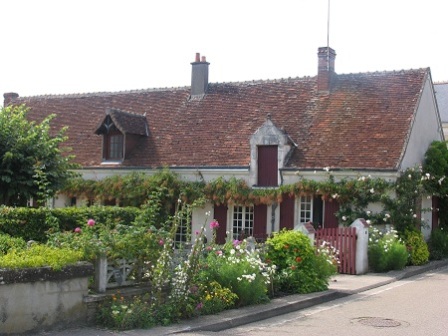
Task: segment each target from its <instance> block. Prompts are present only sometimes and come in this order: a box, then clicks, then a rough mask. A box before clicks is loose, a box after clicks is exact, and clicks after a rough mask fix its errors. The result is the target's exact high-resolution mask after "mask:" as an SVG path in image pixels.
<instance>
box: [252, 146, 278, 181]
mask: <svg viewBox="0 0 448 336" xmlns="http://www.w3.org/2000/svg"><path fill="white" fill-rule="evenodd" d="M277 157H278V146H258V181H257V185H259V186H264V187H270V186H278V177H277V175H278V158H277Z"/></svg>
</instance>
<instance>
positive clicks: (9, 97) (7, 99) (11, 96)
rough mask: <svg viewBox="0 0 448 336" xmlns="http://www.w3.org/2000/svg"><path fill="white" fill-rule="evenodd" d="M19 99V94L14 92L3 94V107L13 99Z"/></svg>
mask: <svg viewBox="0 0 448 336" xmlns="http://www.w3.org/2000/svg"><path fill="white" fill-rule="evenodd" d="M16 98H19V94H18V93H15V92H6V93H4V94H3V106H4V107H6V106H8V105H9V104H10V103H11V102H12V101H13V100H14V99H16Z"/></svg>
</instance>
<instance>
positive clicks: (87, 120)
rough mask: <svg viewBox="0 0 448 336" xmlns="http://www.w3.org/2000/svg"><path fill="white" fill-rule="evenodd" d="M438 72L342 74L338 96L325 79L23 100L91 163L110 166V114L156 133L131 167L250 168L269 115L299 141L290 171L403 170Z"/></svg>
mask: <svg viewBox="0 0 448 336" xmlns="http://www.w3.org/2000/svg"><path fill="white" fill-rule="evenodd" d="M428 73H429V69H418V70H408V71H398V72H380V73H361V74H345V75H337V76H336V79H335V81H334V83H333V88H332V91H331V93H330V94H325V93H319V92H318V91H317V77H307V78H294V79H281V80H274V81H259V82H242V83H223V84H213V83H211V84H209V87H208V92H207V94H206V95H205V97H204V99H203V100H192V101H189V94H190V91H189V90H190V88H189V87H185V88H172V89H163V90H162V89H155V90H141V91H127V92H115V93H97V94H78V95H61V96H36V97H23V98H16V99H15V100H14V103H15V104H17V103H25V104H27V105H28V106H29V107H30V108H31V111H30V113H29V117H30V118H32V119H36V120H40V119H42V117H43V116H44V115H48V114H50V113H54V114H56V115H57V117H56V118H55V119H54V120H53V127H54V128H55V129H60V128H61V126H63V125H68V126H69V130H68V134H67V135H68V136H69V141H68V146H70V147H72V148H73V152H72V153H73V154H75V155H76V161H77V162H78V163H80V164H82V165H83V166H85V167H95V166H100V164H101V158H102V154H101V136H98V135H96V134H95V133H94V132H95V130H96V127H97V126H98V124H99V123H100V122H101V121H103V120H104V118H105V113H106V110H107V109H110V108H113V109H119V110H123V111H127V112H130V113H136V114H140V115H143V114H145V113H146V119H147V123H148V126H149V136H148V137H144V138H142V139H141V143H140V145H139V147H138V148H136V149H135V150H134V151H133V152H132V155H131V157H129V158H127V159H126V160H125V161H124V162H123V164H122V166H132V167H148V168H149V167H152V168H155V167H162V166H179V167H182V166H183V167H191V166H199V167H204V166H209V167H222V166H232V167H236V166H248V165H249V163H250V145H249V138H250V136H251V135H252V134H253V133H254V132H255V131H256V130H257V129H258V128H259V127H260V126H261V125H262V124H263V122H264V121H265V119H266V116H267V114H268V113H270V114H271V116H272V122H273V123H274V124H275V125H276V126H277V127H279V128H284V129H285V131H286V132H287V134H288V135H289V136H290V137H291V139H292V140H293V141H294V142H295V143H296V144H297V145H298V146H297V148H296V149H295V150H294V153H293V155H292V156H291V158H290V160H289V162H288V163H287V165H286V166H287V167H292V168H294V167H297V168H299V169H308V168H309V169H314V168H316V169H318V168H323V167H327V166H328V167H331V168H333V169H334V168H344V169H375V170H376V169H397V167H398V166H399V163H400V162H399V161H400V157H401V155H402V152H403V151H404V148H405V146H406V141H407V137H408V133H409V132H410V126H411V124H412V120H413V118H414V113H415V110H416V108H417V104H418V101H419V97H420V94H421V90H422V88H423V85H424V83H425V79H426V76H427V75H428Z"/></svg>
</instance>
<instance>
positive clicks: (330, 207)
mask: <svg viewBox="0 0 448 336" xmlns="http://www.w3.org/2000/svg"><path fill="white" fill-rule="evenodd" d="M338 210H339V203H338V201H336V200H331V201H325V213H324V228H326V229H329V228H337V227H338V226H339V222H338V218H337V217H336V215H335V213H336V212H337V211H338Z"/></svg>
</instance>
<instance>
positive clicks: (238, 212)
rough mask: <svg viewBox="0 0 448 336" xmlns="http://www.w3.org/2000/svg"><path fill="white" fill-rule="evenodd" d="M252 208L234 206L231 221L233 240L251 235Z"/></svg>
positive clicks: (252, 228)
mask: <svg viewBox="0 0 448 336" xmlns="http://www.w3.org/2000/svg"><path fill="white" fill-rule="evenodd" d="M253 231H254V207H253V206H234V207H233V220H232V236H233V239H242V238H245V237H249V236H252V235H253Z"/></svg>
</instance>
